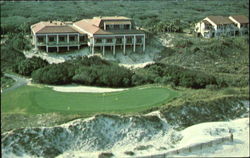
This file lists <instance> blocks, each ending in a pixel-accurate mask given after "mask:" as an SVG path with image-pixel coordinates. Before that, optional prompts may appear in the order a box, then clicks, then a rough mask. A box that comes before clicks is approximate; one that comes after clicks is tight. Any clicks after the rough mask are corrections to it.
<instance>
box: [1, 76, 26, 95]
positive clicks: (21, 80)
mask: <svg viewBox="0 0 250 158" xmlns="http://www.w3.org/2000/svg"><path fill="white" fill-rule="evenodd" d="M4 75H5V76H7V77H10V78H12V79H13V80H15V81H16V82H15V83H14V84H13V85H12V86H11V87H9V88H5V89H3V90H2V93H4V92H8V91H11V90H14V89H16V88H19V87H22V86H24V85H26V84H27V83H29V82H30V80H31V79H27V78H24V77H20V76H17V75H13V74H8V73H5V74H4Z"/></svg>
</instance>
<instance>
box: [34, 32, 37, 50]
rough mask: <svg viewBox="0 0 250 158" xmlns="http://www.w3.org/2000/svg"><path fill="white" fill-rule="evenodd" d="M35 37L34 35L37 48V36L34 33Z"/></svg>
mask: <svg viewBox="0 0 250 158" xmlns="http://www.w3.org/2000/svg"><path fill="white" fill-rule="evenodd" d="M33 37H34V43H35V48H36V49H37V36H36V35H34V36H33Z"/></svg>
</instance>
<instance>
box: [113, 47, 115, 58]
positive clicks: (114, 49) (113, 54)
mask: <svg viewBox="0 0 250 158" xmlns="http://www.w3.org/2000/svg"><path fill="white" fill-rule="evenodd" d="M113 47H114V48H113V55H114V56H115V45H114V46H113Z"/></svg>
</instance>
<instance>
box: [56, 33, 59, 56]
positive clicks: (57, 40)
mask: <svg viewBox="0 0 250 158" xmlns="http://www.w3.org/2000/svg"><path fill="white" fill-rule="evenodd" d="M58 43H59V37H58V34H57V35H56V44H57V46H56V50H57V52H59V47H58Z"/></svg>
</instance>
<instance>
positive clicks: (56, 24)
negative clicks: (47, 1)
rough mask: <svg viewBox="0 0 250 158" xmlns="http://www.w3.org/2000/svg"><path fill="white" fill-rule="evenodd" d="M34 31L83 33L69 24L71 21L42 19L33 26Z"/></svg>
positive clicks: (42, 32)
mask: <svg viewBox="0 0 250 158" xmlns="http://www.w3.org/2000/svg"><path fill="white" fill-rule="evenodd" d="M31 29H32V31H33V32H34V33H41V34H45V33H83V32H80V31H79V30H77V29H76V28H74V27H73V26H71V25H69V22H67V23H63V22H61V21H42V22H39V23H36V24H34V25H32V26H31Z"/></svg>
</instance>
